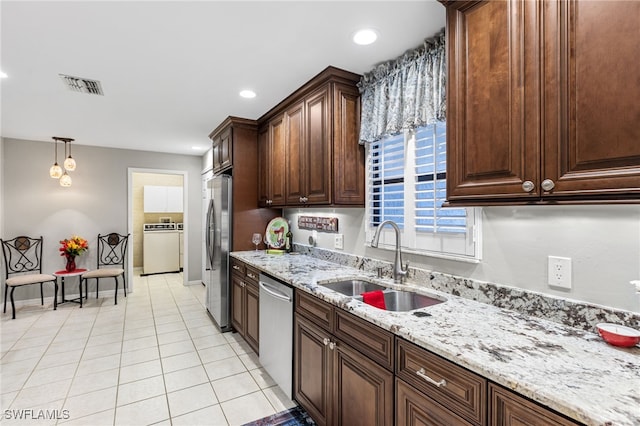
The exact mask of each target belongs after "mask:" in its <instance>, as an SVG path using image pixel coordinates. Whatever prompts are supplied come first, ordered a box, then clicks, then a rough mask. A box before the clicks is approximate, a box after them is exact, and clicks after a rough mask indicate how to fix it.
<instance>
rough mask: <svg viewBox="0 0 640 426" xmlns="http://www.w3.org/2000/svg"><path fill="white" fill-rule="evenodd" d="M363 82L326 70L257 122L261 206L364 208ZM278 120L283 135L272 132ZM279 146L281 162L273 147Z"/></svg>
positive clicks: (330, 69) (344, 72)
mask: <svg viewBox="0 0 640 426" xmlns="http://www.w3.org/2000/svg"><path fill="white" fill-rule="evenodd" d="M359 79H360V76H359V75H357V74H353V73H350V72H347V71H343V70H340V69H337V68H334V67H328V68H327V69H325V70H324V71H322V72H321V73H320V74H318V75H317V76H315V77H314V78H313V79H311V80H310V81H309V82H307V83H306V84H305V85H303V86H302V87H301V88H299V89H298V90H296V91H295V92H294V93H293V94H291V95H290V96H288V97H287V98H286V99H285V100H283V101H282V102H280V103H279V104H278V105H276V106H275V107H274V108H273V109H272V110H270V111H269V112H267V113H266V114H265V115H264V116H262V117H261V118H260V119H259V120H258V122H259V125H260V129H261V131H260V135H261V137H260V144H261V145H262V146H261V147H260V148H259V151H260V163H261V165H260V183H259V187H260V198H259V200H260V204H261V205H263V206H280V207H282V206H301V205H355V206H364V197H365V190H364V189H365V188H364V187H365V182H364V148H363V147H362V146H360V145H359V143H358V139H359V132H360V94H359V92H358V89H357V87H356V83H357V82H358V81H359ZM274 120H276V121H278V122H280V120H281V127H280V128H279V130H280V132H281V133H279V132H275V131H273V125H272V124H271V123H273V122H274ZM267 127H271V128H272V130H266V129H267ZM263 131H264V133H263ZM280 142H281V143H282V144H283V145H282V151H283V152H284V154H283V155H282V156H281V157H279V152H280V150H279V149H278V148H276V147H274V145H278V143H280ZM269 147H271V149H269ZM275 149H278V154H275V153H274V150H275ZM276 157H277V158H276ZM280 159H281V160H282V162H281V163H280V164H278V163H277V160H280ZM278 173H282V175H277V174H278ZM276 176H282V180H280V179H278V178H276ZM280 190H283V197H282V198H280V197H279V196H278V195H279V191H280Z"/></svg>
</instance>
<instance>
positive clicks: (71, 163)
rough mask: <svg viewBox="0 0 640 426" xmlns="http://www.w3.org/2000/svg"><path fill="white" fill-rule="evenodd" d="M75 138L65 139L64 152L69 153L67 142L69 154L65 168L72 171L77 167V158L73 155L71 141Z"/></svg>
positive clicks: (65, 161)
mask: <svg viewBox="0 0 640 426" xmlns="http://www.w3.org/2000/svg"><path fill="white" fill-rule="evenodd" d="M72 140H73V139H68V140H66V141H64V153H65V155H66V154H67V142H69V156H68V157H67V158H66V159H65V160H64V168H65V170H66V171H68V172H72V171H74V170H75V169H76V160H74V159H73V157H71V141H72Z"/></svg>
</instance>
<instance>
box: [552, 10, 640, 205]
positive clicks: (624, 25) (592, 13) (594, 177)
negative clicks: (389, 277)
mask: <svg viewBox="0 0 640 426" xmlns="http://www.w3.org/2000/svg"><path fill="white" fill-rule="evenodd" d="M544 14H545V16H544V22H545V28H544V43H545V50H544V66H545V78H544V82H545V83H546V85H545V105H544V107H545V112H546V115H545V120H544V125H545V127H544V128H545V133H544V134H545V160H544V173H543V176H542V178H543V179H550V180H551V181H553V182H554V187H553V189H552V190H551V191H550V192H549V193H545V194H544V195H543V196H545V195H549V196H551V197H553V196H567V195H578V196H581V197H582V198H584V197H589V196H590V195H591V194H594V193H597V195H598V196H599V197H601V198H606V197H607V196H610V197H612V198H615V197H616V196H621V195H624V196H625V197H626V198H633V197H635V198H638V197H639V196H640V185H638V182H640V125H639V124H638V123H640V102H638V93H640V67H638V58H639V57H640V42H639V40H640V26H639V25H638V22H639V18H640V2H638V1H616V2H610V1H576V0H573V1H559V0H549V1H547V2H545V3H544ZM605 23H606V24H605Z"/></svg>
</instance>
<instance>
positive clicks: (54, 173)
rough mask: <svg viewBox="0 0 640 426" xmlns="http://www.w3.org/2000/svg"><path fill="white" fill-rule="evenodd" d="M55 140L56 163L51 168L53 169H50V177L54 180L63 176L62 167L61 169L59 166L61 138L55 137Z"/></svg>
mask: <svg viewBox="0 0 640 426" xmlns="http://www.w3.org/2000/svg"><path fill="white" fill-rule="evenodd" d="M53 140H54V142H53V143H54V152H55V154H54V155H55V157H54V158H55V161H54V163H53V166H51V168H50V169H49V176H51V178H52V179H60V176H62V167H60V166H59V165H58V140H59V138H57V137H55V136H54V137H53Z"/></svg>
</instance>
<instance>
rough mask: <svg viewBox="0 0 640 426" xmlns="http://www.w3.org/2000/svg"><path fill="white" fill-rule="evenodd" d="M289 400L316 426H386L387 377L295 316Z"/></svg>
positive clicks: (389, 412) (389, 411)
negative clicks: (292, 393)
mask: <svg viewBox="0 0 640 426" xmlns="http://www.w3.org/2000/svg"><path fill="white" fill-rule="evenodd" d="M294 330H295V331H294V342H295V343H294V351H295V353H294V397H295V399H296V400H297V401H298V403H300V405H301V406H302V407H304V409H305V410H307V412H308V413H309V414H310V415H311V417H312V418H313V419H314V421H315V422H316V423H317V424H318V425H321V426H322V425H344V426H350V425H372V426H375V425H378V426H384V425H392V424H393V373H392V372H391V371H388V370H386V369H385V368H383V367H381V366H380V365H378V364H376V363H375V362H373V361H371V360H369V359H368V358H367V357H366V356H364V355H362V354H361V353H360V352H358V351H356V350H355V349H353V348H351V347H349V346H348V345H347V344H345V343H344V342H342V341H340V340H338V339H336V338H335V337H334V336H333V335H332V334H330V333H328V332H327V331H326V330H323V329H322V328H320V327H318V326H316V325H315V324H313V323H312V322H310V321H308V320H307V319H305V318H304V317H301V316H300V315H296V320H295V327H294Z"/></svg>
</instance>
